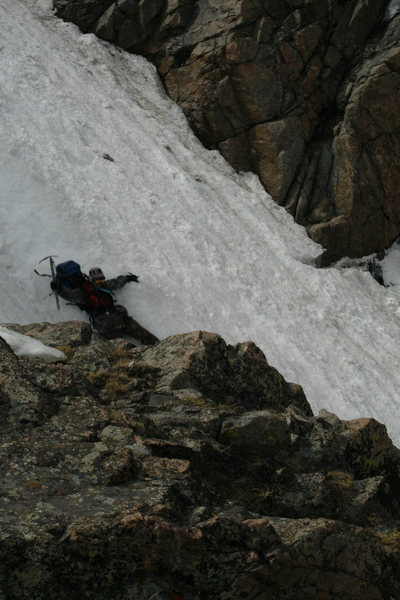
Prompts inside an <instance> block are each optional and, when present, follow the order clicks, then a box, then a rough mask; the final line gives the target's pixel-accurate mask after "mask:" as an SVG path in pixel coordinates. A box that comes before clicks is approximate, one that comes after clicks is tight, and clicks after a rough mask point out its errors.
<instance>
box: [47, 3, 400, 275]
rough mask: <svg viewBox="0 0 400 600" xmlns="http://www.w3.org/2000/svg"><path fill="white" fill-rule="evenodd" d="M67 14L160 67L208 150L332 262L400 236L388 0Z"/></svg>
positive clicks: (398, 121) (399, 130)
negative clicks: (249, 176) (257, 187)
mask: <svg viewBox="0 0 400 600" xmlns="http://www.w3.org/2000/svg"><path fill="white" fill-rule="evenodd" d="M54 4H55V7H56V9H57V13H58V14H59V15H60V16H61V17H62V18H64V19H67V20H72V21H73V22H75V23H77V24H78V25H79V26H80V27H81V29H83V31H93V32H95V33H96V34H97V35H98V36H99V37H101V38H103V39H105V40H108V41H110V42H113V43H116V44H118V45H120V46H122V47H123V48H124V49H126V50H128V51H132V52H135V53H140V54H144V55H145V56H146V57H148V58H149V59H151V60H152V61H153V62H154V63H155V65H156V66H157V68H158V70H159V73H160V75H161V77H162V79H163V82H164V85H165V87H166V89H167V91H168V93H169V94H170V96H171V97H172V98H173V99H174V100H175V101H176V102H178V103H179V104H180V106H181V107H182V108H183V110H184V112H185V113H186V115H187V117H188V119H189V122H190V123H191V125H192V127H193V129H194V130H195V132H196V133H197V134H198V136H199V137H200V139H201V140H202V141H203V143H204V144H205V145H206V146H207V147H209V148H219V149H220V151H221V152H222V154H223V155H224V156H225V157H226V159H227V160H228V161H229V162H230V163H231V164H232V165H233V166H234V167H235V168H236V169H238V170H253V171H255V172H256V173H258V174H259V176H260V179H261V181H262V182H263V184H264V186H265V188H266V189H267V191H268V192H269V193H270V194H271V195H272V197H273V198H274V199H275V200H276V201H277V202H278V203H279V204H281V205H283V206H285V207H286V208H287V209H288V210H289V211H290V212H291V213H292V214H293V216H294V217H295V219H296V221H298V222H299V223H301V224H303V225H305V226H306V227H307V229H308V231H309V234H310V236H311V237H312V238H313V239H315V240H316V241H318V242H320V243H321V244H322V245H323V246H324V247H325V248H326V249H327V252H326V255H325V257H324V259H323V261H324V263H328V262H330V261H332V260H334V259H337V258H339V257H341V256H344V255H348V256H362V255H367V254H370V253H371V252H374V251H378V250H381V249H383V248H384V247H387V246H388V245H389V244H390V243H392V241H393V240H394V239H395V238H396V237H397V236H398V235H399V233H400V200H399V196H398V189H399V174H398V172H399V171H398V168H397V163H398V162H399V161H400V117H399V111H398V106H397V104H398V102H397V99H398V97H399V87H400V66H399V61H400V58H399V56H400V55H399V41H400V40H399V38H400V16H397V17H396V18H394V19H393V20H392V21H391V23H390V24H389V25H387V24H386V25H385V26H383V25H382V24H381V25H379V24H380V23H381V20H382V16H383V14H384V11H385V8H386V6H387V4H388V0H357V1H354V0H286V1H278V0H262V1H260V0H239V1H238V0H219V1H218V2H216V1H215V0H205V1H202V2H198V1H197V2H193V1H188V0H168V1H167V2H161V1H155V0H140V1H138V0H117V1H114V2H110V1H109V0H107V1H103V2H102V3H94V2H93V0H72V1H66V0H54ZM101 6H103V8H104V10H103V12H102V14H101V15H100V14H99V13H100V12H101ZM379 27H380V28H379Z"/></svg>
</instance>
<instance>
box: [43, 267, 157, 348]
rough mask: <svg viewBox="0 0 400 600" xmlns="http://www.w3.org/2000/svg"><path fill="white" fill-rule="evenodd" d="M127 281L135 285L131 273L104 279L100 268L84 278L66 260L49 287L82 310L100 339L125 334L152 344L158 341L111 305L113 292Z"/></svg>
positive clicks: (120, 309)
mask: <svg viewBox="0 0 400 600" xmlns="http://www.w3.org/2000/svg"><path fill="white" fill-rule="evenodd" d="M131 281H134V282H136V283H139V279H138V277H137V276H136V275H133V274H132V273H128V274H127V275H119V276H118V277H115V278H114V279H105V277H104V273H103V271H102V270H101V269H100V267H93V268H92V269H90V271H89V277H87V276H86V275H84V274H83V273H82V271H81V269H80V266H79V265H78V264H77V263H75V262H74V261H68V262H66V263H61V264H59V265H57V267H56V277H55V278H54V279H53V281H52V282H51V284H50V285H51V289H52V290H53V291H55V292H56V293H57V294H59V295H60V296H61V297H62V298H64V299H65V300H69V301H70V302H73V303H74V304H76V305H77V306H79V308H80V309H81V310H84V311H86V312H87V313H88V314H89V316H90V321H91V323H92V326H93V329H95V330H96V331H97V333H99V334H100V335H101V336H102V337H105V338H107V339H112V338H116V337H121V335H129V336H132V337H134V338H136V339H138V340H139V341H140V342H141V343H142V344H145V345H152V344H155V343H156V342H158V341H159V340H158V338H157V337H156V336H155V335H153V334H152V333H150V332H149V331H147V329H145V328H144V327H142V326H141V325H140V324H139V323H138V322H137V321H135V319H133V318H132V317H131V316H129V315H128V311H127V310H126V308H125V307H124V306H122V305H120V304H115V301H114V295H113V292H114V291H115V290H119V289H121V288H122V287H123V286H124V285H126V284H127V283H129V282H131Z"/></svg>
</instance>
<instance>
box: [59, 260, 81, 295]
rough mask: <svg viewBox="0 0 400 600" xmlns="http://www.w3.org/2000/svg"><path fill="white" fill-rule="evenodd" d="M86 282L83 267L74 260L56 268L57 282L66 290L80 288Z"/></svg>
mask: <svg viewBox="0 0 400 600" xmlns="http://www.w3.org/2000/svg"><path fill="white" fill-rule="evenodd" d="M85 280H86V277H85V275H84V274H83V273H82V271H81V267H80V266H79V265H78V263H76V262H74V261H73V260H68V261H67V262H63V263H60V264H59V265H57V266H56V281H57V282H58V283H60V284H61V285H63V286H64V287H66V288H76V287H80V286H81V285H82V283H83V282H84V281H85Z"/></svg>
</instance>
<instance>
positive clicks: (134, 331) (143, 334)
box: [124, 317, 160, 346]
mask: <svg viewBox="0 0 400 600" xmlns="http://www.w3.org/2000/svg"><path fill="white" fill-rule="evenodd" d="M124 333H125V334H126V335H131V336H132V337H134V338H136V339H137V340H139V341H140V342H142V344H144V345H145V346H152V345H153V344H155V343H156V342H159V341H160V340H159V339H158V338H157V337H156V336H155V335H153V334H152V333H150V331H147V329H145V328H144V327H142V326H141V325H139V323H138V322H137V321H135V319H132V317H126V319H125V327H124Z"/></svg>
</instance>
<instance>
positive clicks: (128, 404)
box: [0, 322, 400, 600]
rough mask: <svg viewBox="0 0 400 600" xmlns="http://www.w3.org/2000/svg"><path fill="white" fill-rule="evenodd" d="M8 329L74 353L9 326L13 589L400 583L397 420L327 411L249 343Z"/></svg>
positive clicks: (5, 588) (6, 411)
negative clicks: (52, 351)
mask: <svg viewBox="0 0 400 600" xmlns="http://www.w3.org/2000/svg"><path fill="white" fill-rule="evenodd" d="M8 327H9V328H15V329H16V330H18V331H20V332H21V333H25V334H26V333H27V332H29V334H30V335H32V336H34V337H37V338H38V339H40V340H41V341H44V340H45V341H46V343H47V344H49V345H53V346H54V347H62V348H63V351H64V352H66V353H67V356H68V357H69V360H68V362H66V363H65V362H64V363H59V364H53V365H48V364H44V363H41V362H39V361H36V360H32V359H30V360H28V359H21V358H20V359H18V358H17V357H16V356H15V355H14V354H13V352H12V351H11V349H10V348H9V347H8V346H7V345H6V343H5V342H3V341H2V340H0V378H1V384H2V386H1V395H0V410H1V417H2V418H1V420H0V427H1V445H0V456H1V460H0V468H1V482H2V493H1V496H0V556H1V561H0V597H1V598H4V599H5V600H17V599H18V600H32V599H35V600H36V599H45V598H46V599H47V598H50V597H51V598H57V599H60V600H70V599H71V598H88V599H89V600H128V599H134V600H155V599H156V598H157V599H160V600H200V599H201V600H203V599H211V598H212V599H213V600H214V599H218V600H227V599H229V600H239V599H245V600H246V599H248V600H250V599H259V600H261V599H267V598H268V599H270V598H273V599H274V600H291V599H294V598H296V599H298V600H302V599H304V600H306V599H307V600H321V599H323V598H324V599H325V598H326V599H329V600H330V599H337V600H342V599H343V598H346V600H347V599H361V598H362V599H363V600H370V599H371V600H372V599H373V600H387V599H389V598H398V597H400V542H399V538H400V534H399V530H398V522H396V519H397V517H398V514H399V500H398V498H399V489H400V471H399V467H400V453H399V451H398V450H397V449H396V448H394V447H393V445H392V443H391V441H390V439H389V438H388V436H387V433H386V429H385V427H384V426H383V425H381V424H379V423H377V422H376V421H375V420H373V419H358V420H355V421H340V420H339V419H338V418H337V417H336V416H334V415H333V414H330V413H327V412H325V411H322V412H321V413H320V414H319V415H318V416H313V415H312V412H311V409H310V407H309V405H308V403H307V400H306V399H305V397H304V394H303V392H302V389H301V387H300V386H297V385H294V384H289V383H287V382H285V381H284V379H283V378H282V377H281V376H280V375H279V373H278V372H277V371H276V370H275V369H273V368H272V367H270V366H269V365H268V363H267V362H266V360H265V357H264V356H263V354H262V353H261V351H260V350H259V349H258V348H257V347H256V346H254V344H252V343H250V342H247V343H244V344H238V345H237V346H235V347H232V346H227V345H226V344H225V343H224V341H223V340H222V339H221V338H220V337H219V336H217V335H215V334H211V333H206V332H193V333H189V334H185V335H178V336H173V337H170V338H168V339H166V340H164V341H162V342H161V343H160V344H158V345H156V346H153V347H143V346H142V347H139V348H134V347H132V345H131V344H129V343H128V342H126V341H123V340H116V341H113V342H105V341H98V340H97V341H96V340H91V339H90V337H91V332H90V329H89V327H88V326H86V325H85V324H82V323H79V322H70V323H64V324H57V325H50V324H43V323H42V324H33V325H28V326H17V325H8ZM67 338H70V339H71V344H68V343H67V341H68V339H67ZM60 342H61V343H60Z"/></svg>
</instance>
